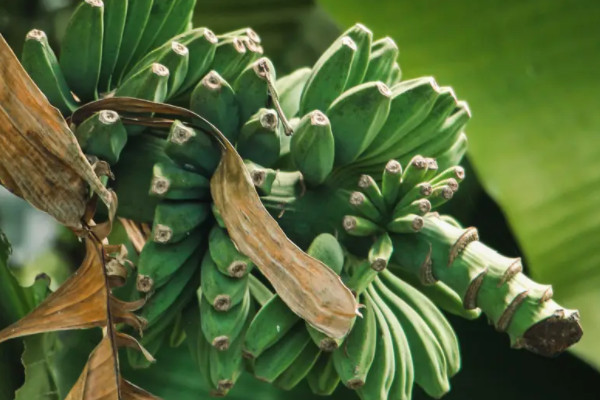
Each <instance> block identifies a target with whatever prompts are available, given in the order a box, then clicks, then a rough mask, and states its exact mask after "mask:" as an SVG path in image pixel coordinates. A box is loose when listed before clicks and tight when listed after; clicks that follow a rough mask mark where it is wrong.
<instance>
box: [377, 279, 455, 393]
mask: <svg viewBox="0 0 600 400" xmlns="http://www.w3.org/2000/svg"><path fill="white" fill-rule="evenodd" d="M377 289H378V291H379V295H380V296H381V297H382V299H383V300H384V301H385V303H386V304H387V306H388V307H389V308H390V309H391V310H392V312H393V313H394V315H396V317H397V318H398V321H400V324H401V325H402V328H403V329H404V332H405V333H406V337H407V339H408V344H409V345H410V350H411V354H412V357H413V363H414V367H415V382H416V383H417V384H418V385H419V386H420V387H421V388H422V389H423V390H424V391H425V392H426V393H427V394H428V395H429V396H431V397H435V398H440V397H442V396H443V395H444V394H446V393H448V391H449V390H450V382H449V381H448V372H447V370H448V367H447V364H446V357H445V355H444V351H443V349H442V346H441V345H440V343H439V342H438V339H437V338H436V337H435V334H434V333H433V331H432V330H431V328H430V327H429V325H427V323H426V322H425V321H424V320H423V318H421V316H420V315H419V314H418V313H417V312H416V311H415V310H414V309H413V308H412V307H411V306H410V305H408V304H407V303H406V302H405V301H404V300H402V299H401V298H399V297H398V296H396V295H395V294H394V293H393V292H392V291H390V290H389V289H388V288H387V287H385V286H383V285H378V286H377Z"/></svg>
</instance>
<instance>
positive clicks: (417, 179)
mask: <svg viewBox="0 0 600 400" xmlns="http://www.w3.org/2000/svg"><path fill="white" fill-rule="evenodd" d="M426 172H427V159H426V158H424V157H423V156H421V155H419V154H417V155H415V156H414V157H413V158H411V160H410V161H409V162H408V164H407V165H406V169H405V170H404V173H403V174H402V186H401V188H400V192H399V193H398V195H399V197H404V195H406V194H407V193H408V192H410V191H411V190H412V189H413V188H414V187H415V186H416V185H417V184H419V183H421V182H422V181H424V180H425V174H426ZM402 202H403V203H404V204H406V200H404V199H402Z"/></svg>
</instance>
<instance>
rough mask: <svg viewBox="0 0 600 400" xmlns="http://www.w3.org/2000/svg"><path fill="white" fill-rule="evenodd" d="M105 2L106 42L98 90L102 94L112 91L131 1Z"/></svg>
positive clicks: (103, 46)
mask: <svg viewBox="0 0 600 400" xmlns="http://www.w3.org/2000/svg"><path fill="white" fill-rule="evenodd" d="M103 1H104V40H103V41H102V65H101V67H100V78H99V80H98V88H99V90H100V91H101V92H104V91H108V90H110V89H111V76H112V74H113V71H114V69H115V65H116V64H117V58H118V57H119V50H120V48H121V42H122V40H123V31H124V29H125V20H126V18H127V8H128V3H129V0H103Z"/></svg>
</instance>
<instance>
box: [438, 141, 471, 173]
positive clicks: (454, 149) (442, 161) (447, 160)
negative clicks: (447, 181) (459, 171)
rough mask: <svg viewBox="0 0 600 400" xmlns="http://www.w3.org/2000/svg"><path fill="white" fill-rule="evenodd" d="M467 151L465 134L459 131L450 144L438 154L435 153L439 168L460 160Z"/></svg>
mask: <svg viewBox="0 0 600 400" xmlns="http://www.w3.org/2000/svg"><path fill="white" fill-rule="evenodd" d="M466 152H467V135H465V134H464V132H463V133H461V134H460V135H458V139H456V142H454V144H452V146H451V147H450V148H449V149H447V150H446V151H443V152H441V153H439V154H435V155H434V156H435V157H436V161H437V163H438V165H439V167H440V169H445V168H449V167H451V166H453V165H456V164H458V163H459V162H460V160H462V158H463V157H464V155H465V153H466Z"/></svg>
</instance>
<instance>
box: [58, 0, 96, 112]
mask: <svg viewBox="0 0 600 400" xmlns="http://www.w3.org/2000/svg"><path fill="white" fill-rule="evenodd" d="M103 35H104V4H103V3H102V1H101V0H85V1H84V2H82V3H80V4H79V6H78V7H77V8H76V9H75V11H74V12H73V14H72V15H71V19H70V20H69V23H68V24H67V30H66V33H65V36H64V38H63V41H62V45H61V49H60V66H61V68H62V70H63V73H64V74H65V78H66V80H67V83H68V84H69V87H70V88H71V90H72V91H73V92H74V93H75V94H76V95H77V97H79V99H80V100H81V101H83V102H87V101H90V100H94V99H96V98H97V96H98V90H97V86H98V79H99V78H100V67H101V65H102V40H103Z"/></svg>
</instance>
